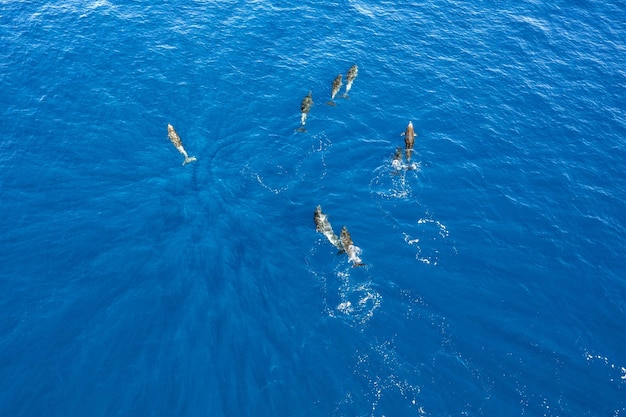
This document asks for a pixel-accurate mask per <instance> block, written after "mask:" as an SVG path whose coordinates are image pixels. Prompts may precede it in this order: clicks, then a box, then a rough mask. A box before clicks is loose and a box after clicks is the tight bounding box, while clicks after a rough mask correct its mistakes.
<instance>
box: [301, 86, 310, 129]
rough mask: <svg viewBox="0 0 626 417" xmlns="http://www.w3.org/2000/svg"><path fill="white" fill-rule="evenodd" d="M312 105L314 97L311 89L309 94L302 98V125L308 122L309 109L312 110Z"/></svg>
mask: <svg viewBox="0 0 626 417" xmlns="http://www.w3.org/2000/svg"><path fill="white" fill-rule="evenodd" d="M312 105H313V97H312V94H311V92H310V91H309V94H307V96H306V97H304V98H303V99H302V103H301V104H300V111H301V112H302V116H301V117H300V124H301V125H302V126H304V124H305V123H306V118H307V116H308V114H309V111H311V106H312Z"/></svg>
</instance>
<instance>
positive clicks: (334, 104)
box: [326, 100, 337, 107]
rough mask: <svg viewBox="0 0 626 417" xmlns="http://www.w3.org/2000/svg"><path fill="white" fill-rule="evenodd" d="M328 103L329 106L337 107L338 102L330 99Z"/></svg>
mask: <svg viewBox="0 0 626 417" xmlns="http://www.w3.org/2000/svg"><path fill="white" fill-rule="evenodd" d="M326 104H328V105H329V106H333V107H337V103H335V102H334V101H332V100H330V101H329V102H327V103H326Z"/></svg>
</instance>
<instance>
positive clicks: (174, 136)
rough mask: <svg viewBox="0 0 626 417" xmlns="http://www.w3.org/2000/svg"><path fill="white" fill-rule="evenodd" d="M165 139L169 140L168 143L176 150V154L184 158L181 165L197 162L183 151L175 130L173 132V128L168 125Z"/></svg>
mask: <svg viewBox="0 0 626 417" xmlns="http://www.w3.org/2000/svg"><path fill="white" fill-rule="evenodd" d="M167 137H169V138H170V141H171V142H172V143H173V144H174V146H175V147H176V149H178V152H180V153H181V154H182V155H183V156H184V157H185V161H184V162H183V165H187V164H188V163H190V162H194V161H197V159H196V157H195V156H191V157H190V156H189V155H187V151H185V148H183V142H182V141H181V140H180V136H178V133H176V130H174V126H172V125H171V124H169V123H168V124H167Z"/></svg>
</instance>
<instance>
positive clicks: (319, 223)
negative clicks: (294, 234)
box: [313, 206, 343, 251]
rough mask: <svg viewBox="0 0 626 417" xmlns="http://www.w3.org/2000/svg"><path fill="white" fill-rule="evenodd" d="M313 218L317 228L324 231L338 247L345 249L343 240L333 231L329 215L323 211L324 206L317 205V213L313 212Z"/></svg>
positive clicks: (341, 249)
mask: <svg viewBox="0 0 626 417" xmlns="http://www.w3.org/2000/svg"><path fill="white" fill-rule="evenodd" d="M313 220H314V221H315V230H316V231H318V232H320V233H322V234H323V235H324V236H326V238H327V239H328V240H329V241H330V243H332V244H333V245H335V247H336V248H337V249H339V250H340V251H343V246H342V245H341V241H340V240H339V238H338V237H337V235H336V234H335V232H334V231H333V228H332V226H331V225H330V222H329V221H328V216H326V215H325V214H324V213H322V206H317V207H315V213H314V214H313Z"/></svg>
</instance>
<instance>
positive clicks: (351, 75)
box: [343, 64, 359, 97]
mask: <svg viewBox="0 0 626 417" xmlns="http://www.w3.org/2000/svg"><path fill="white" fill-rule="evenodd" d="M357 75H359V67H357V66H356V64H354V65H353V66H351V67H350V69H349V70H348V73H347V74H346V92H345V93H343V96H344V97H348V92H349V91H350V89H351V88H352V83H353V82H354V79H355V78H356V76H357Z"/></svg>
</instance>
